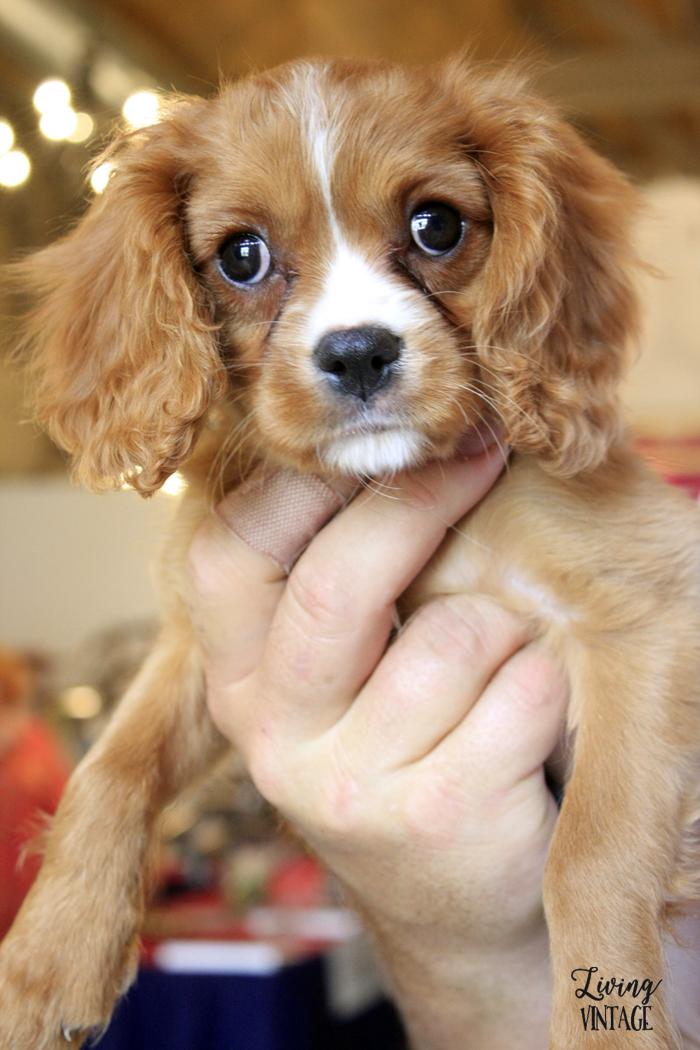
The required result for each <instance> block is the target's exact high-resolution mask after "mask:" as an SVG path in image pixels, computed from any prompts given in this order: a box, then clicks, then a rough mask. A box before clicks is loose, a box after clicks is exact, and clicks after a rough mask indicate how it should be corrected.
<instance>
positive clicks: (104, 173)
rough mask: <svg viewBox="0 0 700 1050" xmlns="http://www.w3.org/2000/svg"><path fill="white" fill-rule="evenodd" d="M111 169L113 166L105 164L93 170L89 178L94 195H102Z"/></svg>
mask: <svg viewBox="0 0 700 1050" xmlns="http://www.w3.org/2000/svg"><path fill="white" fill-rule="evenodd" d="M113 167H114V165H113V164H109V163H105V164H100V165H99V166H98V167H97V168H95V170H94V171H93V173H92V175H91V176H90V185H91V186H92V188H93V190H94V191H95V193H102V191H103V189H104V188H105V186H106V185H107V182H108V181H109V176H110V175H111V173H112V168H113Z"/></svg>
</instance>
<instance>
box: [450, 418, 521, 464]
mask: <svg viewBox="0 0 700 1050" xmlns="http://www.w3.org/2000/svg"><path fill="white" fill-rule="evenodd" d="M494 445H498V447H499V448H502V449H506V450H507V447H508V446H507V445H506V444H505V443H504V441H503V428H502V427H501V425H500V424H499V423H496V422H495V421H494V420H492V419H484V420H482V421H481V422H480V423H478V424H477V425H476V426H474V427H472V428H471V430H468V431H467V432H466V434H463V435H462V437H461V438H460V440H459V443H458V444H457V447H456V448H455V456H457V458H464V459H466V458H468V457H470V456H480V455H481V454H482V452H488V450H489V449H490V448H493V446H494Z"/></svg>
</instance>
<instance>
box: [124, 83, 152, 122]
mask: <svg viewBox="0 0 700 1050" xmlns="http://www.w3.org/2000/svg"><path fill="white" fill-rule="evenodd" d="M122 113H123V114H124V116H125V117H126V119H127V120H128V121H129V123H130V124H131V126H132V128H145V127H148V125H149V124H155V123H157V121H158V120H159V119H160V99H159V98H158V96H157V95H155V94H154V93H153V92H152V91H137V92H136V94H135V95H131V96H130V97H129V98H128V99H127V100H126V102H125V103H124V106H123V108H122Z"/></svg>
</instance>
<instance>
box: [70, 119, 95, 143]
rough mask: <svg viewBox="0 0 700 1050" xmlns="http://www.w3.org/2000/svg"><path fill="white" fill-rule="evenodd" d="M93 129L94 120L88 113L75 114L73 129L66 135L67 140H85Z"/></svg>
mask: <svg viewBox="0 0 700 1050" xmlns="http://www.w3.org/2000/svg"><path fill="white" fill-rule="evenodd" d="M94 130H95V121H94V120H93V119H92V117H91V116H90V114H89V113H76V114H75V130H74V131H72V132H71V134H70V135H66V138H67V139H68V141H69V142H86V141H87V139H89V138H90V136H91V135H92V133H93V131H94Z"/></svg>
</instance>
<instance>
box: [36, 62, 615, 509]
mask: <svg viewBox="0 0 700 1050" xmlns="http://www.w3.org/2000/svg"><path fill="white" fill-rule="evenodd" d="M112 159H113V161H114V171H113V174H112V176H111V178H110V180H109V183H108V186H107V188H106V190H105V192H104V194H103V195H102V196H101V197H100V198H99V199H98V200H96V201H95V202H94V203H93V205H92V206H91V208H90V209H89V210H88V212H87V214H86V216H85V217H84V219H83V220H82V222H81V223H80V224H79V225H78V226H77V228H76V229H75V230H74V231H73V232H72V233H71V234H69V235H68V236H67V237H66V238H64V239H63V240H62V241H59V242H58V243H57V244H55V245H53V246H52V247H50V248H48V249H45V250H44V251H43V252H40V253H39V254H38V255H37V256H35V257H34V258H33V259H31V260H30V261H29V262H28V263H26V264H23V265H22V266H21V267H20V271H21V274H22V277H23V279H24V280H25V281H27V282H28V283H29V284H30V285H33V286H34V288H35V290H36V291H37V293H38V306H37V308H36V310H35V311H34V313H33V314H32V316H31V318H30V320H29V325H28V342H29V343H30V345H31V346H32V348H33V351H34V357H33V366H34V370H35V372H36V373H37V374H38V377H39V384H38V397H37V401H38V418H39V419H40V420H42V421H43V422H45V423H46V425H47V426H48V427H49V429H50V430H51V432H52V434H53V435H54V437H55V438H56V440H57V441H58V442H59V443H60V444H61V445H63V447H65V448H66V449H68V450H69V451H70V452H72V453H73V454H74V456H75V461H76V472H77V474H78V477H79V478H80V479H81V480H83V481H84V482H85V483H87V484H88V485H90V486H91V487H93V488H106V487H110V486H111V485H113V484H115V483H117V484H118V483H121V481H122V480H123V479H124V478H126V479H128V480H129V481H130V482H131V483H132V484H133V485H134V486H135V487H136V488H138V489H139V490H140V491H142V492H143V493H149V492H152V491H153V490H154V489H156V488H157V487H158V486H159V485H160V484H162V482H163V481H164V480H165V478H166V477H167V476H168V475H169V474H170V473H172V472H173V471H174V470H176V469H177V468H178V466H180V465H181V464H182V463H183V462H184V461H185V460H186V459H187V458H188V456H189V455H190V453H191V451H192V449H193V447H194V444H195V442H196V440H197V436H198V434H199V432H200V430H201V427H202V425H203V423H204V421H205V419H206V418H207V414H208V412H209V410H210V408H211V407H212V405H215V404H216V403H218V402H224V401H228V402H229V403H230V402H236V403H237V404H238V406H239V409H241V410H242V411H243V413H244V420H243V422H242V424H241V426H240V428H239V429H237V430H236V432H235V434H233V433H232V434H230V435H229V437H228V439H227V442H226V455H225V456H223V457H222V458H221V461H222V462H223V461H224V460H226V459H227V458H228V459H231V458H232V457H234V455H235V451H236V446H237V443H238V442H239V441H240V442H241V443H243V444H244V445H245V456H246V457H250V456H251V454H252V456H253V457H255V456H258V457H261V458H264V459H265V460H266V461H267V462H272V463H281V464H289V465H294V466H297V467H300V468H302V469H307V470H316V471H321V472H323V473H335V472H342V473H351V474H357V475H360V476H364V475H376V474H383V473H385V472H391V471H394V470H397V469H401V468H404V467H409V466H412V465H415V464H417V463H419V462H421V461H422V460H425V459H427V458H429V457H434V456H447V455H449V454H450V453H451V452H452V451H453V450H454V448H455V445H456V444H457V442H458V441H459V438H460V436H461V435H462V434H463V433H464V432H465V430H467V429H468V428H469V427H471V426H472V425H474V424H475V423H478V422H479V421H480V420H481V419H483V418H484V417H486V418H487V420H488V417H491V416H493V417H498V419H499V421H500V424H501V425H502V428H503V431H504V433H505V437H506V439H507V440H508V441H509V442H510V443H511V444H512V445H513V446H514V447H515V448H516V449H520V450H523V451H528V452H532V453H534V454H536V455H538V456H540V457H541V458H542V460H543V462H544V463H545V465H546V466H548V468H549V469H551V470H553V471H556V472H559V473H562V474H573V473H575V472H576V471H578V470H584V469H592V468H593V467H595V466H596V464H597V463H599V462H600V461H601V459H602V458H603V456H604V455H605V453H606V451H607V448H608V446H609V444H610V443H611V442H612V441H613V440H615V437H616V435H617V433H618V420H619V414H618V411H617V406H616V401H615V386H616V382H617V379H618V377H619V375H620V371H621V367H622V362H623V358H624V350H625V344H626V341H627V339H628V336H629V334H630V332H631V330H632V329H633V327H634V317H635V307H634V295H633V290H632V281H631V279H630V268H631V259H630V254H629V250H628V247H627V225H628V220H629V218H630V216H631V214H632V213H633V210H634V195H633V194H632V192H631V190H630V189H629V187H628V185H627V183H626V182H625V180H624V179H623V178H622V176H620V175H619V174H618V173H617V172H616V171H614V169H612V167H611V166H610V165H609V164H608V163H607V162H606V161H604V160H602V159H601V158H599V157H597V156H596V155H595V154H593V153H592V152H591V151H590V150H589V149H588V148H587V147H586V146H585V145H584V143H583V142H582V141H581V139H580V138H579V137H578V136H577V135H576V133H575V132H574V131H573V130H572V129H571V128H569V127H568V126H567V125H566V124H564V123H563V122H562V121H561V120H560V119H559V117H558V116H557V115H556V114H555V113H554V112H552V110H551V109H549V108H548V107H547V106H546V105H545V104H543V103H541V102H540V101H538V100H536V99H533V98H531V97H530V96H529V95H528V94H527V93H526V91H525V89H524V85H523V81H522V78H520V77H519V76H518V75H516V74H514V73H512V72H511V73H508V72H506V73H501V74H493V73H483V72H479V71H474V70H473V69H471V68H469V67H468V65H467V64H466V63H464V62H463V61H461V60H455V61H451V62H447V63H444V64H442V65H440V66H437V67H434V68H429V69H408V68H404V67H400V66H387V65H381V64H372V63H349V62H342V61H334V62H317V63H299V64H296V65H292V66H287V67H282V68H281V69H278V70H275V71H273V72H272V73H269V74H263V75H261V76H258V77H254V78H251V79H248V80H244V81H241V82H239V83H237V84H234V85H231V86H229V87H226V88H224V89H223V91H222V92H221V94H220V95H219V96H218V97H217V98H215V99H214V100H212V101H205V100H202V99H185V100H175V101H174V102H173V103H172V104H171V106H170V108H169V109H168V111H167V113H166V115H165V117H164V119H163V120H162V121H161V122H160V123H159V124H157V125H155V126H153V127H152V128H149V129H145V130H143V131H141V132H139V133H137V134H135V135H131V136H124V137H122V138H121V139H118V140H117V141H116V144H115V146H114V147H113V151H112Z"/></svg>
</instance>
